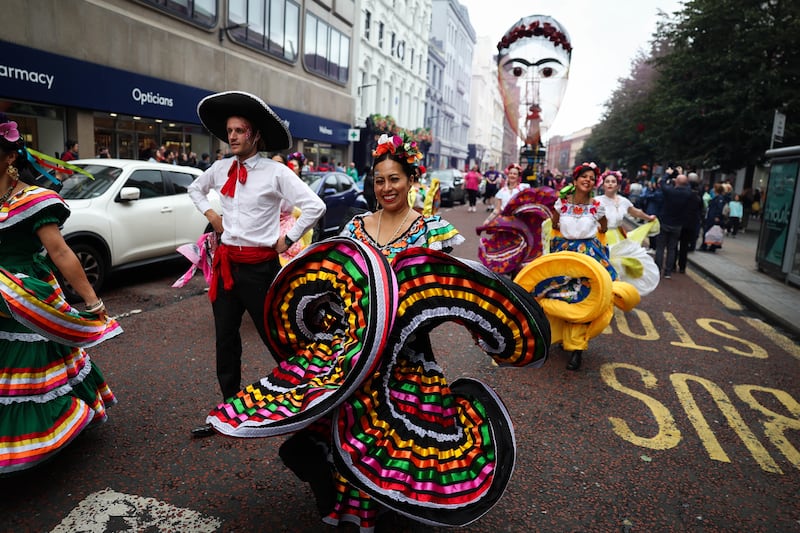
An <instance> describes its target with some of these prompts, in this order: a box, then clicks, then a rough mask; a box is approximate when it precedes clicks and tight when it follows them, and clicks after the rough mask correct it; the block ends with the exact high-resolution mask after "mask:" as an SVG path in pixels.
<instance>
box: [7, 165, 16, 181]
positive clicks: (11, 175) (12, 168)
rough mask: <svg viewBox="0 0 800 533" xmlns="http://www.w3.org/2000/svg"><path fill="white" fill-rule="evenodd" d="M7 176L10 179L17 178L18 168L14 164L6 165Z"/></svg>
mask: <svg viewBox="0 0 800 533" xmlns="http://www.w3.org/2000/svg"><path fill="white" fill-rule="evenodd" d="M6 173H7V174H8V177H9V178H11V179H12V180H16V179H18V178H19V170H17V167H15V166H14V165H8V170H6Z"/></svg>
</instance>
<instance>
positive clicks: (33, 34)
mask: <svg viewBox="0 0 800 533" xmlns="http://www.w3.org/2000/svg"><path fill="white" fill-rule="evenodd" d="M5 13H6V15H7V19H6V20H7V21H14V23H13V24H6V28H5V31H4V34H3V38H2V40H0V53H2V56H3V58H4V61H3V63H4V64H3V65H0V110H2V111H3V112H5V113H6V114H7V115H9V116H11V117H12V118H13V119H15V120H17V121H18V122H20V123H21V127H20V130H21V131H24V132H27V133H28V134H29V136H30V138H29V139H26V140H27V142H28V143H29V145H31V146H32V147H37V148H38V149H39V150H40V151H42V152H46V153H60V152H62V151H63V150H64V141H65V140H66V139H67V138H70V139H75V140H77V141H78V142H79V145H80V156H81V157H93V156H94V155H95V154H96V153H97V152H98V151H99V150H100V148H101V147H107V148H108V149H109V151H110V153H111V155H112V157H125V158H139V157H142V156H143V155H144V154H146V153H147V151H148V149H150V148H152V147H155V146H160V145H165V146H167V147H168V148H171V149H173V150H175V151H176V152H195V153H197V154H200V153H202V152H209V153H212V154H213V152H214V151H215V150H216V149H223V150H224V148H225V146H223V145H221V144H220V143H218V142H217V141H216V140H215V139H213V138H212V137H211V136H210V134H209V133H208V132H207V131H206V130H205V129H204V128H203V127H202V126H201V125H200V122H199V119H198V118H197V114H196V107H197V103H198V102H199V100H200V99H202V98H203V97H204V96H206V95H208V94H210V93H214V92H219V91H226V90H243V91H247V92H251V93H253V94H256V95H258V96H260V97H262V98H263V99H264V100H265V101H266V102H267V103H268V104H270V106H271V107H273V108H274V109H275V111H276V112H277V113H278V114H279V115H280V116H281V118H283V119H284V120H285V121H287V122H288V125H289V129H290V131H291V132H292V135H293V137H294V144H293V147H292V150H300V151H303V152H304V153H305V154H306V156H307V157H309V158H310V159H311V160H318V159H319V158H320V157H321V156H323V155H327V156H328V157H329V158H330V159H331V160H337V161H339V160H346V158H347V157H348V156H349V148H350V147H349V143H348V131H349V128H350V127H351V124H352V123H353V121H354V116H353V109H354V105H353V104H354V102H353V97H352V91H353V86H354V69H352V63H353V57H354V47H353V41H354V37H353V34H354V27H355V24H356V23H357V16H358V9H357V6H356V1H355V0H297V1H295V0H194V1H183V2H175V1H168V0H28V1H26V2H11V3H9V5H7V6H5ZM41 28H58V29H59V31H51V30H48V31H40V29H41ZM67 29H69V31H67Z"/></svg>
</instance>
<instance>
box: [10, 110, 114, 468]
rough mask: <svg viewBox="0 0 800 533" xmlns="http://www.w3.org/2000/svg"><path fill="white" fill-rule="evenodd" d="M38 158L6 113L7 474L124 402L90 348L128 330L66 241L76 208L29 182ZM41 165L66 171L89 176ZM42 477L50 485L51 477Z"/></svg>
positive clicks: (49, 453)
mask: <svg viewBox="0 0 800 533" xmlns="http://www.w3.org/2000/svg"><path fill="white" fill-rule="evenodd" d="M41 155H43V154H39V155H37V153H34V152H33V151H29V149H28V148H27V147H26V146H25V141H24V138H23V136H22V135H21V134H20V132H19V130H18V126H17V123H16V122H14V121H12V120H9V119H8V118H7V117H6V116H5V115H3V114H0V213H2V216H0V287H2V289H3V290H2V291H0V308H2V310H3V312H0V476H2V475H5V474H10V473H14V472H19V471H21V470H26V469H29V468H32V467H34V466H37V465H40V464H42V463H43V462H44V461H46V460H48V459H50V458H51V457H53V456H54V455H55V454H57V453H58V452H60V451H61V450H63V449H64V447H65V446H67V445H68V444H69V443H71V442H72V441H73V440H74V439H75V437H77V436H78V435H79V434H80V433H82V432H83V431H84V430H86V429H88V428H90V427H93V426H95V425H97V424H100V423H103V422H105V421H106V419H107V418H108V416H107V414H106V408H107V407H110V406H111V405H113V404H115V403H116V401H117V400H116V398H115V397H114V394H113V393H112V392H111V389H110V388H109V386H108V384H107V383H106V381H105V378H104V377H103V375H102V373H101V372H100V369H99V368H98V367H97V364H96V362H95V360H94V359H90V358H89V355H88V354H87V353H86V351H85V349H84V348H85V347H87V346H93V345H95V344H97V343H99V342H101V341H104V340H106V339H109V338H111V337H114V336H116V335H118V334H120V333H122V329H121V328H120V327H119V324H118V323H117V322H116V321H114V320H113V319H111V318H109V317H108V312H107V311H106V307H105V304H104V303H103V301H102V300H101V299H100V298H99V297H98V296H97V294H96V293H95V291H94V289H93V288H92V285H91V284H90V283H89V280H88V279H87V278H86V274H85V273H84V271H83V267H82V266H81V263H80V261H78V258H77V257H76V256H75V254H74V253H73V251H72V250H71V249H70V247H69V246H67V243H66V242H65V241H64V238H63V237H62V236H61V231H60V229H59V227H60V225H61V224H63V223H64V221H65V220H66V219H67V217H69V214H70V210H69V207H68V206H67V204H66V203H65V202H64V200H63V199H62V198H61V197H60V196H59V195H58V194H57V193H56V192H54V191H52V190H50V189H45V188H42V187H38V186H36V185H32V183H34V178H35V177H36V176H37V175H38V174H39V173H40V172H42V170H43V169H42V168H41V166H40V164H39V163H40V161H39V158H40V156H41ZM41 159H43V160H45V161H47V162H48V163H50V164H55V165H58V166H61V167H62V170H63V172H64V173H73V172H76V171H80V172H81V173H83V172H84V171H83V170H82V169H78V168H77V167H75V166H73V165H70V164H69V163H64V162H61V161H58V160H57V159H55V158H50V157H48V158H47V159H45V158H43V157H42V158H41ZM33 161H36V162H37V163H36V164H34V163H32V162H33ZM48 175H49V174H48ZM53 180H54V181H55V178H53ZM29 183H30V184H29ZM43 252H47V254H46V255H45V254H44V253H43ZM54 269H57V271H58V272H59V273H60V275H61V277H63V279H64V280H66V281H67V282H68V283H69V284H70V285H71V286H72V288H73V289H74V290H75V292H77V293H78V294H79V295H80V297H81V298H82V299H83V301H84V304H83V305H81V309H78V308H77V306H75V307H73V306H72V304H70V303H68V302H67V301H66V300H65V299H64V295H63V292H62V290H61V287H60V286H59V284H58V281H56V278H55V277H54V274H55V271H54ZM31 324H36V325H37V326H38V327H36V329H35V330H34V329H32V328H31ZM97 437H98V436H97V435H95V438H97ZM77 456H78V455H75V456H73V457H72V460H73V461H74V460H75V458H76V457H77ZM86 459H88V460H87V461H85V462H84V459H83V458H82V459H81V463H82V467H81V468H85V469H91V468H92V466H91V465H92V462H93V460H94V459H93V458H91V457H87V458H86ZM51 466H52V465H51ZM42 474H43V476H44V477H42V478H41V480H40V483H46V482H47V479H49V478H48V477H47V476H49V475H50V473H49V471H48V470H44V471H43V472H42Z"/></svg>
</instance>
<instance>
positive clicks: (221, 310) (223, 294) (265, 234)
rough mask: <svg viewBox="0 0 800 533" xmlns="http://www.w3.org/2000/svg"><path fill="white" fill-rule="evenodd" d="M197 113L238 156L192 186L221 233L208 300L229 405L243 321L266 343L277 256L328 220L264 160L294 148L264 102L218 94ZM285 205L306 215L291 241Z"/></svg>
mask: <svg viewBox="0 0 800 533" xmlns="http://www.w3.org/2000/svg"><path fill="white" fill-rule="evenodd" d="M197 114H198V115H199V117H200V121H201V122H202V123H203V125H204V126H205V127H206V129H208V131H210V132H211V133H212V134H213V135H214V136H215V137H217V138H218V139H220V140H221V141H223V142H226V143H227V144H228V145H229V146H230V149H231V152H232V153H233V155H234V157H231V158H227V159H221V160H218V161H216V162H215V163H214V164H213V165H211V167H210V168H209V169H208V170H206V171H205V172H204V173H203V174H202V175H201V176H200V177H198V178H197V179H196V180H195V181H194V183H192V184H191V185H190V186H189V196H190V197H191V198H192V201H193V202H194V204H195V206H196V207H197V209H198V210H200V212H201V213H203V215H205V217H206V218H207V219H208V222H209V223H210V224H211V226H212V227H213V228H214V231H215V232H217V233H218V234H221V240H220V245H219V247H218V248H217V250H216V252H215V253H214V262H213V274H212V276H213V277H212V280H211V283H210V287H209V298H210V299H211V302H212V309H213V313H214V327H215V330H216V352H217V379H218V380H219V385H220V389H221V390H222V396H223V398H229V397H231V396H233V395H234V394H236V393H237V392H239V390H240V389H241V359H242V339H241V336H240V333H239V327H240V325H241V321H242V315H243V314H244V312H245V311H247V312H248V313H249V314H250V317H251V318H252V319H253V322H254V323H255V326H256V329H257V330H258V333H259V335H261V339H262V340H263V341H264V343H266V342H267V337H266V331H265V330H264V298H265V296H266V293H267V288H268V287H269V286H270V284H271V283H272V281H273V279H274V278H275V275H276V274H277V273H278V270H280V261H279V259H278V254H280V253H282V252H283V251H285V250H286V249H287V248H288V247H289V246H291V245H292V243H293V242H294V241H297V240H299V239H300V237H301V236H302V235H303V234H304V233H305V232H306V231H308V230H309V229H310V228H312V227H313V226H314V225H315V224H316V223H317V220H319V218H320V217H322V215H324V214H325V204H324V203H323V201H322V200H321V199H320V198H319V197H318V196H317V195H316V193H314V192H313V191H312V190H311V189H310V188H309V187H308V185H306V184H305V183H304V182H303V181H302V180H301V179H300V178H298V177H297V175H296V174H295V173H294V172H292V170H291V169H290V168H289V167H288V166H286V165H283V164H280V163H278V162H276V161H273V160H271V159H269V158H267V157H261V155H260V154H259V151H273V150H274V151H278V150H286V149H288V148H289V147H291V145H292V137H291V134H290V133H289V130H288V129H287V128H286V126H285V125H284V123H283V121H281V119H280V118H279V117H278V116H277V115H276V114H275V113H274V112H273V111H272V109H270V108H269V106H267V104H266V103H264V101H263V100H261V99H260V98H258V97H257V96H255V95H252V94H249V93H245V92H241V91H227V92H222V93H216V94H212V95H209V96H207V97H205V98H203V100H201V101H200V103H199V104H198V105H197ZM212 189H213V190H215V191H217V192H218V193H219V195H220V204H221V205H222V213H217V212H216V211H215V210H214V209H213V208H212V207H211V204H210V203H209V201H208V198H207V194H208V193H209V191H211V190H212ZM282 202H285V203H286V204H288V205H289V206H294V207H297V208H299V209H300V211H301V214H300V217H299V218H298V219H297V220H296V222H295V224H294V226H293V227H292V228H291V229H290V230H289V231H287V232H286V233H285V234H281V230H280V213H281V203H282ZM192 434H193V435H195V436H206V435H211V434H213V430H212V429H211V427H210V426H209V425H203V426H200V427H198V428H195V430H193V431H192Z"/></svg>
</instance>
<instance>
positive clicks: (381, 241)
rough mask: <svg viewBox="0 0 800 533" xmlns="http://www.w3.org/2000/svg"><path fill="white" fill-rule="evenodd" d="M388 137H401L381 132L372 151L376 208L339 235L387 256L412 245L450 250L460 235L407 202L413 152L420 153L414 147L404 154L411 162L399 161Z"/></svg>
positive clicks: (414, 169)
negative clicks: (358, 241)
mask: <svg viewBox="0 0 800 533" xmlns="http://www.w3.org/2000/svg"><path fill="white" fill-rule="evenodd" d="M392 139H397V141H396V142H398V143H400V142H403V140H402V138H401V137H398V136H395V137H393V138H390V137H388V136H387V135H384V136H382V137H381V139H380V140H379V141H378V148H377V149H376V150H375V152H373V156H374V157H375V161H374V163H373V167H372V168H373V180H374V183H375V197H376V199H377V201H378V205H379V209H378V210H377V211H376V212H375V213H363V214H360V215H356V216H355V217H354V218H353V219H352V220H351V221H350V222H349V223H348V224H347V225H346V226H345V228H344V230H342V233H341V235H342V236H346V237H352V238H354V239H358V240H360V241H362V242H365V243H367V244H369V245H370V246H372V247H374V248H376V249H378V250H380V251H381V253H382V254H383V255H385V256H386V257H387V258H389V259H391V258H392V257H394V256H395V255H396V254H397V253H398V252H399V251H401V250H405V249H406V248H409V247H412V246H422V247H424V248H432V249H434V250H444V251H450V250H451V249H452V247H453V246H455V245H458V244H461V243H462V242H464V237H463V236H462V235H460V234H459V233H458V230H456V228H454V227H453V225H452V224H450V223H449V222H447V221H446V220H444V219H442V217H440V216H439V215H432V216H429V217H424V216H421V215H420V213H419V212H418V211H416V210H415V209H413V206H411V205H409V202H408V196H409V191H411V189H412V188H413V187H414V185H415V183H416V181H417V179H418V177H419V176H418V172H419V171H418V167H417V161H418V159H417V154H419V155H420V156H421V155H422V154H421V152H419V151H418V150H417V149H416V147H414V148H413V154H414V155H413V156H408V158H409V159H410V158H413V159H414V161H413V162H409V161H405V160H402V157H400V155H399V154H398V152H401V150H402V147H401V148H398V147H396V146H395V145H394V144H393V143H394V142H395V141H393V140H392ZM389 146H392V147H393V149H392V150H390V149H389V148H388V147H389ZM401 153H405V152H401Z"/></svg>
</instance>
